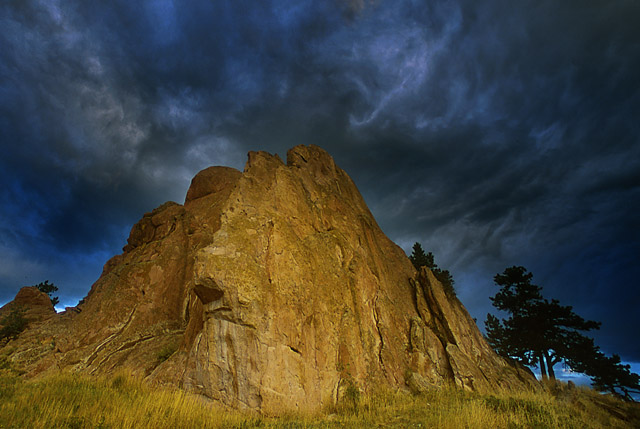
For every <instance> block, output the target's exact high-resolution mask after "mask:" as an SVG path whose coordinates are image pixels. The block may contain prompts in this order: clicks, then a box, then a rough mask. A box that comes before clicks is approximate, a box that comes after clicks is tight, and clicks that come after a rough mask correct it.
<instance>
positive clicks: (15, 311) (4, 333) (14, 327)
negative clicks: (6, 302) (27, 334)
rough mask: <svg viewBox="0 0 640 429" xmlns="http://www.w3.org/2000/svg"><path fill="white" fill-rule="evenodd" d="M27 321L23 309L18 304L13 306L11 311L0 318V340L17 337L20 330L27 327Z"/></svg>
mask: <svg viewBox="0 0 640 429" xmlns="http://www.w3.org/2000/svg"><path fill="white" fill-rule="evenodd" d="M27 323H28V321H27V319H25V317H24V310H23V309H22V308H21V307H18V306H15V307H13V308H12V309H11V312H10V313H9V314H8V315H6V316H5V317H4V318H3V319H2V320H0V325H2V329H0V340H3V339H5V338H8V339H15V338H17V337H18V335H20V332H22V331H24V329H25V328H26V327H27Z"/></svg>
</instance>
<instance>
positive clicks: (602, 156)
mask: <svg viewBox="0 0 640 429" xmlns="http://www.w3.org/2000/svg"><path fill="white" fill-rule="evenodd" d="M638 12H640V7H639V6H638V4H637V2H632V1H625V0H623V1H618V2H607V3H605V2H595V1H594V2H551V1H542V2H541V1H537V2H519V3H514V4H511V3H505V2H501V1H492V2H484V3H482V4H478V3H477V2H466V1H459V2H445V1H442V2H428V4H425V2H418V1H403V2H389V1H375V2H371V1H345V2H338V1H336V2H313V1H301V2H295V3H291V2H284V1H282V2H281V1H270V2H258V3H256V2H249V1H233V2H232V1H221V2H208V1H201V2H190V3H189V5H188V6H185V5H179V4H177V3H174V2H172V1H170V0H166V1H149V2H124V1H119V2H110V3H108V4H106V3H99V2H74V3H61V2H60V3H58V2H49V1H47V2H14V3H11V4H5V5H3V6H2V7H1V9H0V25H2V28H3V31H2V32H1V34H0V48H1V52H0V55H1V61H0V76H1V81H0V111H1V112H2V115H1V119H0V129H1V131H2V152H3V154H2V158H1V159H0V179H1V180H2V184H3V186H2V189H0V203H2V204H1V208H0V215H1V216H2V219H3V220H4V222H3V223H2V226H0V256H2V258H1V259H2V260H3V262H2V263H0V283H1V293H0V301H2V302H4V301H6V300H8V299H10V298H11V297H12V296H13V295H14V294H15V292H16V290H17V288H18V287H19V286H20V285H22V284H28V283H29V282H31V283H36V282H38V281H41V280H43V279H44V278H48V277H47V276H54V275H55V276H57V277H56V278H57V279H59V282H60V284H61V286H62V283H65V284H64V288H65V289H66V290H67V291H68V292H64V293H67V294H68V299H67V300H68V301H69V304H72V303H73V302H72V301H73V300H74V299H76V300H77V299H78V298H80V297H81V296H82V295H84V294H85V293H86V291H87V290H88V287H89V284H90V283H91V282H92V281H93V280H94V279H95V278H96V277H97V276H98V275H99V273H100V269H101V265H102V264H103V263H104V262H105V261H106V259H107V258H108V257H109V256H110V255H112V254H113V253H116V252H118V251H119V248H120V247H121V246H122V245H123V244H124V241H125V239H126V234H127V232H128V229H129V228H130V227H131V225H132V224H133V223H134V222H135V221H136V220H137V219H138V218H139V217H140V216H141V214H142V213H144V212H145V211H149V210H151V209H152V208H153V207H155V206H157V205H159V204H160V203H162V202H163V201H165V200H168V199H172V200H175V201H178V202H181V201H182V198H184V193H185V191H186V188H187V186H188V183H189V180H190V178H191V177H192V176H193V175H194V174H195V173H196V172H197V171H198V170H199V169H201V168H204V167H206V166H208V165H211V164H218V165H220V164H222V165H231V166H234V167H236V168H242V166H243V164H244V161H245V155H246V151H247V150H268V151H270V152H279V153H280V155H284V153H285V151H286V150H287V149H288V148H289V147H291V146H293V145H296V144H300V143H305V144H309V143H314V144H318V145H320V146H322V147H324V148H325V149H327V150H328V151H329V152H330V153H332V154H333V155H334V157H335V158H336V161H337V162H338V164H339V165H341V166H342V167H343V168H344V169H345V170H346V171H347V172H348V173H349V174H350V175H351V176H352V177H353V178H354V180H355V181H356V183H357V184H358V186H359V187H360V189H361V191H362V193H363V194H364V196H365V198H366V200H367V202H368V203H369V205H370V206H371V208H372V211H373V212H374V214H375V216H376V218H377V219H378V221H379V223H380V224H381V226H382V227H383V229H384V230H385V232H386V233H387V234H388V235H389V236H390V237H391V238H392V239H393V240H394V241H396V242H397V243H399V244H400V245H402V246H403V247H404V248H405V249H406V250H409V249H410V246H411V245H412V244H413V242H414V241H421V242H422V243H423V245H424V246H425V248H428V249H430V250H433V251H434V253H435V254H436V258H437V261H438V263H440V265H442V266H446V267H449V268H451V269H452V272H453V274H454V277H455V278H456V279H457V286H458V290H459V295H460V296H461V298H462V300H463V302H464V303H465V305H467V307H468V308H469V309H470V311H471V313H472V314H473V315H474V316H475V317H478V318H479V319H484V315H485V313H486V312H487V311H488V310H490V308H489V302H488V296H489V295H493V294H494V293H495V290H494V287H493V286H492V285H491V278H492V276H493V275H494V274H495V273H497V272H498V271H502V270H503V269H504V268H505V267H506V266H509V265H513V264H523V265H525V266H527V267H528V268H529V269H530V270H531V271H533V272H534V274H535V279H536V280H537V281H538V282H539V283H540V284H542V285H543V286H545V290H546V291H548V293H549V294H550V295H552V296H554V297H558V298H560V299H561V301H563V302H564V301H566V302H567V303H571V304H574V305H575V306H576V309H577V310H578V311H579V312H581V314H583V315H584V316H586V317H591V318H594V319H597V320H601V321H603V322H604V325H603V329H602V334H601V335H600V336H599V337H598V341H599V343H601V344H603V347H604V346H606V347H607V351H610V352H618V353H620V354H622V356H623V358H625V359H628V360H635V361H640V350H639V349H638V346H637V345H636V342H635V341H634V335H635V334H634V331H632V328H631V327H632V326H636V325H637V324H638V322H639V320H638V316H637V315H636V313H637V311H636V309H635V307H637V303H638V302H640V299H639V298H640V296H639V295H638V293H639V292H638V288H637V286H638V284H637V280H636V279H637V278H638V276H639V275H640V272H639V268H638V266H640V264H638V262H640V261H639V260H638V258H639V255H640V236H639V235H640V232H639V231H640V225H639V221H638V220H637V219H638V217H637V216H635V213H636V212H637V210H638V209H639V208H640V207H638V206H639V205H640V203H639V201H640V198H639V197H640V195H638V194H639V193H640V191H639V189H640V177H639V174H638V171H640V165H639V164H640V153H639V152H640V145H639V144H638V143H639V138H640V128H639V127H640V126H639V125H638V121H637V119H636V118H637V116H638V113H639V112H640V91H639V90H638V79H637V77H636V74H637V70H640V55H639V54H638V52H640V36H639V35H638V30H637V29H636V27H637V25H636V22H635V17H637V16H638ZM24 273H29V274H28V275H25V274H24ZM51 273H53V274H51ZM92 276H93V277H92ZM54 280H55V279H54ZM62 291H63V288H61V292H62ZM63 302H64V301H63Z"/></svg>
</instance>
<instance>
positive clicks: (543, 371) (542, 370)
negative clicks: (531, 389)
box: [538, 353, 547, 380]
mask: <svg viewBox="0 0 640 429" xmlns="http://www.w3.org/2000/svg"><path fill="white" fill-rule="evenodd" d="M538 360H539V362H540V374H541V375H542V379H543V380H546V379H547V367H546V364H545V363H544V358H543V357H542V353H540V354H539V355H538Z"/></svg>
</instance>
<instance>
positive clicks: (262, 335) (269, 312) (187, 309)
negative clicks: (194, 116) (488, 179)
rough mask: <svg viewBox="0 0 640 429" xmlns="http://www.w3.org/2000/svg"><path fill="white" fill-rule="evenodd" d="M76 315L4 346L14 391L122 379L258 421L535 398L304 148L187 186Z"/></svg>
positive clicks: (217, 171) (210, 173)
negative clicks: (370, 396)
mask: <svg viewBox="0 0 640 429" xmlns="http://www.w3.org/2000/svg"><path fill="white" fill-rule="evenodd" d="M79 310H81V311H80V312H67V314H64V315H60V316H57V317H55V318H53V319H51V320H50V321H49V322H48V323H46V324H41V325H39V327H37V328H36V329H35V330H30V331H27V332H25V333H24V334H22V335H21V336H20V338H18V339H17V340H16V341H13V342H12V347H14V349H12V350H15V351H14V352H12V355H11V359H12V360H13V362H15V363H16V364H19V365H21V367H22V369H23V370H24V371H26V373H27V374H28V375H36V374H38V373H42V372H44V371H52V370H56V369H57V368H63V369H64V368H69V369H73V370H75V371H81V372H87V373H90V374H100V373H109V372H112V371H115V370H117V369H119V368H121V367H127V368H129V369H130V370H131V371H132V372H133V373H134V374H139V375H140V376H142V377H145V378H146V379H147V380H149V382H152V383H159V384H170V385H175V386H180V387H182V388H184V389H187V390H189V391H191V392H196V393H199V394H202V395H205V396H207V397H209V398H211V399H213V400H216V401H220V402H222V403H224V404H227V405H230V406H233V407H239V408H251V409H260V410H263V411H267V412H269V411H275V410H285V409H303V408H311V409H316V408H318V407H320V406H322V405H324V404H327V403H333V402H335V401H338V400H340V398H341V397H342V395H343V394H344V392H345V389H347V388H348V387H354V386H355V387H357V388H358V389H360V390H362V391H370V390H373V389H375V388H377V387H379V386H389V387H392V388H403V389H404V388H411V389H413V390H414V391H422V390H424V389H434V388H438V387H439V386H442V385H445V384H453V385H457V386H459V387H460V388H463V389H469V390H485V391H487V390H492V389H495V388H497V387H501V388H508V389H524V388H535V386H536V382H535V378H534V377H533V376H532V375H531V374H530V373H529V372H527V371H525V370H523V369H519V368H516V367H513V366H511V365H509V364H507V363H506V362H505V361H504V360H502V359H501V358H499V357H498V356H497V355H496V354H495V353H494V352H493V350H491V348H490V347H489V346H488V345H487V343H486V341H485V340H484V338H483V337H482V335H481V334H480V332H479V331H478V328H477V327H476V326H475V323H474V322H473V320H472V319H471V317H470V316H469V314H468V313H467V312H466V310H465V309H464V307H463V306H462V305H461V304H460V302H459V301H458V300H457V299H450V298H449V297H447V295H446V294H445V293H444V291H443V289H442V285H441V284H440V283H439V282H438V281H437V280H436V279H435V277H433V275H432V273H431V272H430V271H428V270H422V271H420V272H416V270H415V269H414V267H413V265H412V264H411V262H410V261H409V259H408V258H407V256H406V255H405V253H404V251H403V250H402V249H401V248H400V247H398V246H397V245H395V244H394V243H393V242H392V241H391V240H389V238H387V237H386V236H385V235H384V233H383V232H382V231H381V230H380V228H379V227H378V225H377V223H376V222H375V219H374V218H373V216H372V214H371V213H370V211H369V209H368V208H367V206H366V204H365V202H364V200H363V199H362V196H361V195H360V193H359V191H358V189H357V187H356V186H355V184H354V183H353V181H352V180H351V179H350V178H349V176H348V175H347V174H346V173H345V172H344V171H343V170H342V169H340V168H339V167H338V166H336V165H335V162H334V160H333V159H332V158H331V156H330V155H329V154H327V152H325V151H324V150H322V149H320V148H319V147H317V146H296V147H294V148H292V149H291V150H289V152H288V153H287V163H286V164H285V163H284V162H282V160H281V159H280V157H278V156H277V155H271V154H269V153H267V152H250V153H249V156H248V161H247V164H246V166H245V168H244V171H243V172H239V171H237V170H234V169H231V168H226V167H210V168H207V169H205V170H203V171H201V172H200V173H198V174H197V175H196V176H195V177H194V179H193V180H192V183H191V187H190V188H189V191H188V192H187V197H186V199H185V204H184V206H183V205H179V204H176V203H167V204H165V205H163V206H161V207H159V208H158V209H156V210H154V211H152V212H151V213H148V214H145V215H144V216H143V218H142V219H141V220H140V221H139V222H138V223H137V224H136V225H134V227H133V228H132V230H131V234H130V237H129V240H128V244H127V245H126V246H125V248H124V253H122V254H121V255H117V256H114V257H113V258H112V259H111V260H109V261H108V262H107V264H106V265H105V269H104V271H103V274H102V276H101V277H100V278H99V279H98V280H97V281H96V283H95V284H94V285H93V286H92V288H91V291H90V292H89V295H88V296H87V297H86V299H85V300H84V302H83V303H82V304H81V305H80V306H79ZM42 338H45V339H46V338H51V340H52V342H54V343H55V344H56V347H55V350H52V349H51V347H49V346H46V347H44V346H42V344H43V342H42V341H40V339H42ZM167 349H169V350H171V351H174V353H173V354H171V353H170V356H169V357H168V358H166V352H164V351H165V350H167ZM160 352H162V354H163V356H165V358H164V359H162V360H159V359H158V357H157V356H158V355H159V353H160Z"/></svg>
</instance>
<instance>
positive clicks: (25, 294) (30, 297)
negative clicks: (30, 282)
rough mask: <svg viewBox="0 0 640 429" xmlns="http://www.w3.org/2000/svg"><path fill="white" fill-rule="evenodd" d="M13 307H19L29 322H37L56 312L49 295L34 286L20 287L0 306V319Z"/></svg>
mask: <svg viewBox="0 0 640 429" xmlns="http://www.w3.org/2000/svg"><path fill="white" fill-rule="evenodd" d="M15 307H18V308H19V309H21V310H22V311H23V314H22V315H23V317H24V318H25V319H27V320H29V321H30V322H39V321H41V320H44V319H48V318H50V317H52V316H53V315H55V314H56V310H55V309H54V308H53V304H52V303H51V299H50V298H49V295H47V294H46V293H44V292H40V291H39V290H38V288H36V287H35V286H25V287H23V288H21V289H20V290H19V291H18V294H17V295H16V297H15V298H14V299H13V301H11V302H9V303H7V304H6V305H4V306H2V307H1V308H0V319H2V318H3V317H5V316H6V315H7V314H8V313H9V312H10V311H11V310H12V309H13V308H15Z"/></svg>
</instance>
